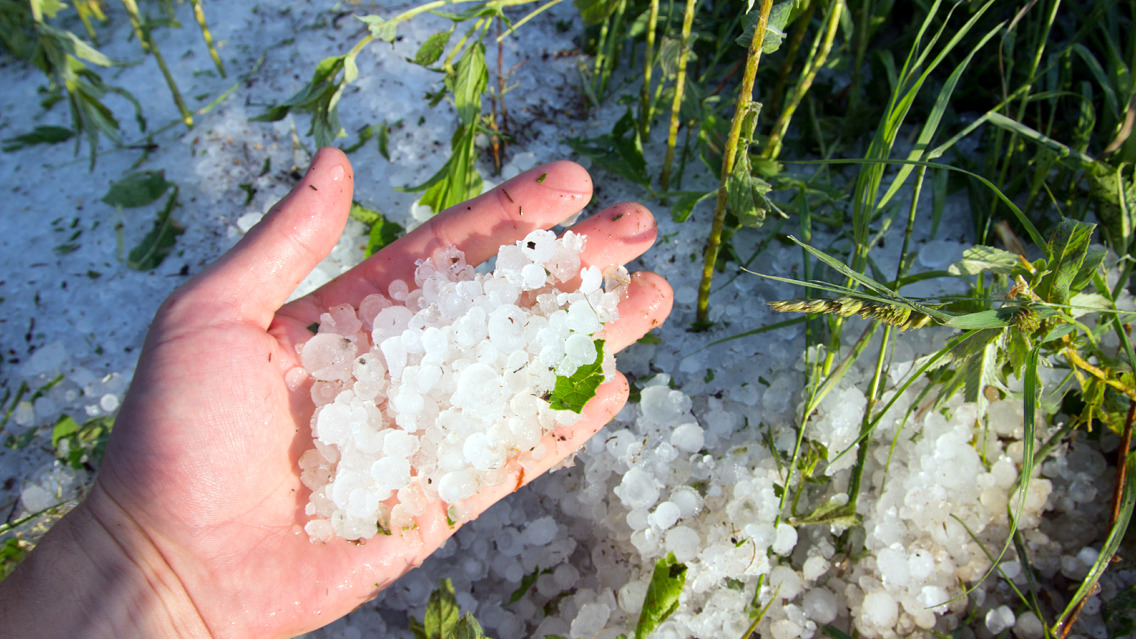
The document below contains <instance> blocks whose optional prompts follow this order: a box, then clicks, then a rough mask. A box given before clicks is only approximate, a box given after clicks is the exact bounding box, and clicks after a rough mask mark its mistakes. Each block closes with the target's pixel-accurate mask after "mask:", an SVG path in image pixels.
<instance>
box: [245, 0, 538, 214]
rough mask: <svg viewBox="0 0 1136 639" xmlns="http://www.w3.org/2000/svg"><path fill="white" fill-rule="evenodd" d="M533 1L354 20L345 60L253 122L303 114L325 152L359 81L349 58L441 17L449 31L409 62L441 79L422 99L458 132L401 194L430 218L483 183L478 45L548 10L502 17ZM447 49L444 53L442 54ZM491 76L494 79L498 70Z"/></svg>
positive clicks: (437, 4)
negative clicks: (355, 34) (442, 155)
mask: <svg viewBox="0 0 1136 639" xmlns="http://www.w3.org/2000/svg"><path fill="white" fill-rule="evenodd" d="M533 1H534V0H488V1H480V2H473V3H472V5H473V6H471V7H470V8H468V9H466V10H464V11H461V12H458V13H452V12H448V11H445V10H443V9H444V7H448V6H450V5H453V4H467V3H464V2H453V1H451V0H434V1H433V2H426V3H424V4H422V5H419V6H417V7H413V8H411V9H408V10H406V11H404V12H402V13H400V14H398V15H396V16H394V17H392V18H384V17H382V16H378V15H367V16H362V17H360V18H359V19H360V20H361V21H363V22H364V23H365V24H366V25H367V28H368V35H366V36H365V37H364V38H362V39H361V40H360V41H359V42H357V43H356V44H355V46H354V47H352V48H351V50H350V51H348V52H347V53H346V54H343V55H340V56H332V57H329V58H326V59H324V60H323V61H322V62H320V64H319V65H318V66H317V67H316V70H315V72H314V74H313V76H312V80H311V81H310V82H309V83H308V85H307V86H305V87H304V88H302V89H300V90H299V91H298V92H296V93H295V94H294V95H292V96H291V97H290V98H288V99H287V100H285V101H283V102H281V103H278V104H275V105H273V106H271V107H269V108H268V110H266V111H265V112H264V113H262V114H260V115H259V116H257V117H255V118H253V119H254V120H259V121H269V122H271V121H277V120H281V119H283V118H284V117H285V116H287V115H288V114H289V113H291V112H293V111H295V112H305V113H311V114H312V119H311V127H310V128H309V130H308V134H309V135H312V136H314V137H315V142H316V144H317V145H318V146H325V145H328V144H331V143H332V141H333V140H334V139H335V138H338V137H343V136H345V135H346V133H345V132H344V130H343V127H342V126H341V125H340V122H339V103H340V99H341V97H342V96H343V91H344V89H345V88H346V87H347V85H349V84H351V83H352V82H354V81H355V80H356V79H357V78H358V76H359V69H358V65H357V64H356V58H357V56H358V55H359V54H360V53H361V52H362V51H363V50H364V49H365V48H366V47H367V46H368V45H369V44H371V43H372V42H375V41H380V42H393V41H394V39H395V37H396V34H397V29H398V25H399V24H400V23H402V22H405V21H407V20H410V19H411V18H413V17H415V16H417V15H420V14H422V13H426V12H431V13H434V14H435V15H440V16H444V17H446V18H448V19H450V20H451V21H453V23H454V27H452V28H451V29H449V30H447V31H441V32H438V33H435V34H433V35H432V36H430V37H428V38H427V39H426V40H425V42H423V44H422V46H420V47H419V50H418V52H417V53H416V54H415V56H414V59H413V60H411V62H412V63H414V64H418V65H421V66H424V67H427V68H431V69H434V70H436V71H438V72H440V73H441V74H442V77H443V87H442V89H440V90H438V91H436V92H434V93H431V94H429V95H428V98H429V100H430V104H431V105H432V106H433V105H437V104H438V103H440V102H441V101H442V100H443V99H445V98H446V97H447V96H449V97H450V98H451V99H452V100H453V104H454V107H455V109H456V111H457V114H458V126H457V129H456V130H455V131H454V133H453V135H452V136H451V139H450V148H451V155H450V157H449V158H448V159H447V160H446V162H445V164H443V165H442V167H441V168H440V169H439V170H438V171H437V172H436V173H435V174H434V175H433V176H432V177H431V178H429V179H428V180H426V181H425V182H423V183H422V184H419V185H416V186H408V187H405V188H403V189H402V190H404V191H406V192H411V193H415V192H422V193H423V195H422V198H421V203H422V204H423V205H425V206H429V207H430V208H431V209H433V210H434V212H435V213H437V212H440V211H442V210H443V209H445V208H447V207H450V206H453V205H454V204H457V203H459V202H462V201H465V200H467V199H469V198H471V197H473V196H476V195H479V194H480V193H481V190H482V186H483V181H482V178H481V175H480V174H479V173H478V171H477V166H476V164H477V150H476V147H475V145H474V141H475V139H476V136H477V134H478V133H483V132H485V133H490V134H493V135H494V136H495V138H497V137H499V135H498V134H497V133H496V131H497V127H496V125H495V124H494V125H493V126H486V116H485V115H484V114H483V106H484V105H483V101H484V100H483V98H484V97H485V96H486V94H487V93H488V90H489V83H488V76H489V71H488V67H487V66H486V63H485V40H486V38H488V37H489V29H490V27H491V25H492V24H493V22H494V20H499V21H501V22H504V23H505V24H507V25H509V26H510V28H515V26H519V25H521V24H523V23H524V22H527V21H528V20H529V19H530V18H531V17H532V16H534V15H536V14H538V13H540V12H541V11H543V10H544V9H545V8H547V6H548V5H545V7H540V8H537V9H535V10H533V11H532V12H530V13H529V14H528V15H526V16H524V17H522V18H521V19H520V20H518V21H517V22H516V24H515V25H514V24H513V23H512V22H511V21H510V20H509V19H508V17H507V16H506V15H505V9H506V8H509V7H513V6H519V5H524V4H529V3H531V2H533ZM466 23H469V27H468V28H467V29H466V31H465V33H464V34H462V35H461V36H460V37H459V38H458V39H457V41H456V43H454V44H453V45H452V46H451V45H450V41H451V40H452V39H453V35H454V33H455V31H456V28H457V26H458V25H461V24H466ZM506 36H507V34H502V35H501V36H499V37H498V42H500V41H501V40H503V39H504V38H505V37H506ZM447 47H450V51H449V53H448V54H447V53H446V48H447ZM459 54H460V59H459ZM443 56H444V57H443ZM455 60H456V61H457V62H456V63H455ZM498 73H499V74H500V70H498ZM498 86H499V89H498V91H499V92H501V91H503V88H501V87H503V83H499V85H498ZM498 97H499V98H500V97H501V96H500V95H499V96H498ZM502 115H503V114H502Z"/></svg>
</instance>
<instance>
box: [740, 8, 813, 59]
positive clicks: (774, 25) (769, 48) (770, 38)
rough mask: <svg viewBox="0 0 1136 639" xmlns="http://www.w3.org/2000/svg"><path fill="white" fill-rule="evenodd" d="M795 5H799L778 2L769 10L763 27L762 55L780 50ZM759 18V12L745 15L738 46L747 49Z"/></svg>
mask: <svg viewBox="0 0 1136 639" xmlns="http://www.w3.org/2000/svg"><path fill="white" fill-rule="evenodd" d="M797 4H799V0H786V1H785V2H778V3H777V4H775V5H773V7H772V8H771V9H770V10H769V21H768V22H767V23H766V25H765V38H764V39H763V40H762V41H761V52H762V53H773V52H775V51H777V50H778V49H780V48H781V44H782V43H783V42H785V37H786V34H785V28H786V27H787V26H789V23H790V22H791V19H790V18H791V17H792V15H793V9H795V8H797ZM760 17H761V12H760V11H750V12H749V13H747V14H746V15H745V18H744V19H743V26H744V30H743V31H742V34H741V35H740V36H738V38H737V40H736V42H737V43H738V44H739V45H740V46H742V47H744V48H746V49H748V48H749V43H750V41H751V40H753V32H754V31H755V30H756V29H757V23H758V19H759V18H760Z"/></svg>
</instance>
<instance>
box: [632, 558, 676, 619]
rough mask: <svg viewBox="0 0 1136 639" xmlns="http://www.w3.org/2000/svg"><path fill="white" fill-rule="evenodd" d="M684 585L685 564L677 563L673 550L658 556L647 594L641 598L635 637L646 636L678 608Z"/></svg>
mask: <svg viewBox="0 0 1136 639" xmlns="http://www.w3.org/2000/svg"><path fill="white" fill-rule="evenodd" d="M684 585H686V564H681V563H679V562H678V560H676V559H675V556H674V553H673V552H672V553H668V554H667V556H666V557H660V558H659V561H658V562H656V563H655V571H654V572H653V573H651V583H650V584H649V585H648V586H647V596H646V597H644V599H643V609H642V610H641V611H640V613H639V622H638V623H637V624H636V625H635V639H644V638H645V637H647V635H649V634H651V633H652V632H654V631H655V629H656V628H658V627H659V625H660V624H662V623H663V622H664V621H666V620H667V618H668V617H670V616H671V615H672V614H673V613H674V611H675V610H678V598H679V595H681V594H682V587H683V586H684Z"/></svg>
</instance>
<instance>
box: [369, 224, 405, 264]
mask: <svg viewBox="0 0 1136 639" xmlns="http://www.w3.org/2000/svg"><path fill="white" fill-rule="evenodd" d="M404 233H406V229H404V228H402V226H400V225H399V224H397V223H395V222H391V221H389V220H387V219H386V218H385V217H383V216H381V215H380V216H379V219H377V220H375V223H374V224H373V225H372V226H371V233H370V235H369V236H368V237H367V251H366V256H367V257H371V256H372V255H374V254H375V253H378V252H379V251H380V250H382V248H383V247H384V246H386V245H388V244H390V243H391V242H394V241H395V240H397V239H398V238H400V237H402V236H403V234H404Z"/></svg>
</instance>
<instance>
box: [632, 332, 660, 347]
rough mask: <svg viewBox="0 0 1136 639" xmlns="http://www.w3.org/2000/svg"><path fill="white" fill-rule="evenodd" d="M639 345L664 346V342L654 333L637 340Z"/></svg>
mask: <svg viewBox="0 0 1136 639" xmlns="http://www.w3.org/2000/svg"><path fill="white" fill-rule="evenodd" d="M635 342H636V343H637V344H662V343H663V340H661V339H659V336H658V335H655V334H654V333H647V334H646V335H644V336H643V337H640V338H639V339H637V340H635Z"/></svg>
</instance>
